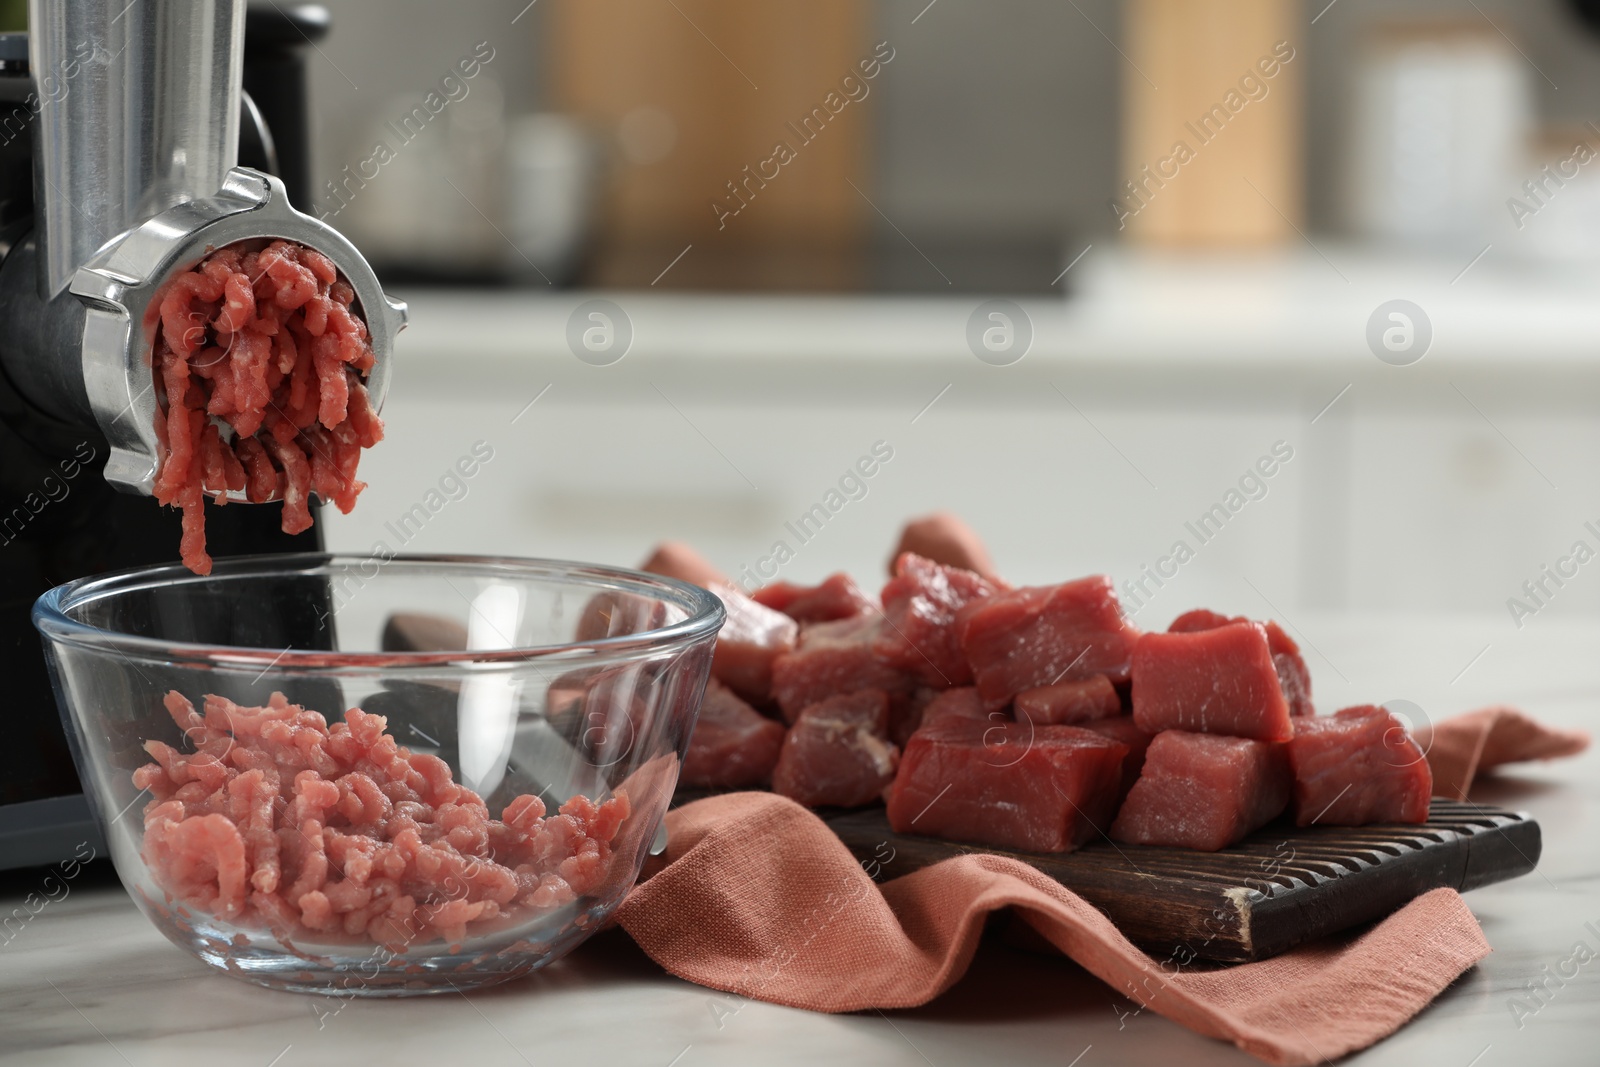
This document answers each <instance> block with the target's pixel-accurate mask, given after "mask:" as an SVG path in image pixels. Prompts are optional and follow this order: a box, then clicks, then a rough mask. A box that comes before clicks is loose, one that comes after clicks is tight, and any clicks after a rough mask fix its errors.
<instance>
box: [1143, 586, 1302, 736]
mask: <svg viewBox="0 0 1600 1067" xmlns="http://www.w3.org/2000/svg"><path fill="white" fill-rule="evenodd" d="M1249 621H1250V620H1249V619H1247V618H1245V617H1244V616H1243V615H1240V616H1239V617H1237V618H1233V619H1230V618H1228V617H1227V616H1226V615H1218V614H1217V613H1216V612H1214V611H1207V610H1206V609H1205V608H1197V609H1195V610H1194V611H1187V612H1184V613H1183V614H1182V615H1179V616H1178V617H1177V618H1176V619H1173V620H1172V625H1171V626H1168V627H1167V632H1168V633H1169V634H1184V633H1195V632H1196V631H1199V630H1215V629H1216V628H1217V627H1219V626H1227V625H1228V624H1229V623H1233V622H1249ZM1264 625H1265V626H1266V628H1267V647H1268V648H1269V649H1271V650H1272V666H1273V668H1274V669H1275V670H1276V671H1277V672H1278V686H1279V688H1281V689H1282V690H1283V699H1284V700H1285V701H1286V702H1287V703H1288V705H1289V714H1290V716H1292V717H1295V718H1298V717H1300V716H1302V715H1315V714H1316V713H1317V709H1316V708H1315V707H1314V706H1313V705H1312V703H1311V672H1310V671H1309V670H1307V669H1306V661H1305V659H1304V657H1302V656H1301V655H1300V646H1299V645H1297V644H1295V641H1294V638H1292V637H1290V636H1289V635H1288V634H1287V633H1285V632H1284V629H1283V627H1281V626H1279V625H1278V624H1277V623H1276V622H1273V621H1271V620H1268V621H1267V622H1266V623H1265V624H1264Z"/></svg>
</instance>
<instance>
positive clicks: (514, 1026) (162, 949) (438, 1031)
mask: <svg viewBox="0 0 1600 1067" xmlns="http://www.w3.org/2000/svg"><path fill="white" fill-rule="evenodd" d="M1289 621H1290V622H1291V624H1301V623H1303V624H1304V626H1305V628H1304V629H1301V630H1300V633H1301V634H1302V635H1303V636H1304V637H1306V638H1308V639H1309V643H1310V644H1312V645H1313V646H1314V647H1315V649H1316V650H1319V651H1314V652H1313V653H1312V654H1311V657H1310V662H1311V666H1312V671H1313V675H1314V677H1315V679H1316V683H1317V686H1318V696H1319V704H1321V705H1322V706H1324V707H1331V706H1339V705H1341V704H1344V703H1352V702H1354V701H1355V700H1357V699H1369V700H1371V699H1376V700H1389V699H1396V698H1405V699H1408V700H1411V701H1413V702H1415V703H1416V704H1418V705H1420V706H1421V707H1422V708H1423V709H1424V710H1425V712H1426V713H1427V714H1428V715H1430V716H1432V717H1434V718H1441V717H1444V716H1446V715H1448V714H1451V713H1454V712H1456V711H1461V710H1467V709H1469V708H1472V707H1476V706H1479V705H1481V704H1485V703H1489V702H1496V701H1514V702H1516V703H1518V704H1520V705H1521V706H1522V707H1524V708H1525V709H1526V710H1528V711H1530V712H1532V713H1534V714H1536V715H1538V716H1540V717H1541V718H1543V719H1545V720H1546V721H1549V722H1551V723H1554V724H1558V725H1565V726H1573V725H1579V726H1584V727H1586V728H1588V729H1590V730H1591V731H1596V730H1600V657H1596V656H1595V655H1594V649H1595V648H1596V647H1597V644H1600V624H1595V625H1590V624H1579V623H1565V622H1559V621H1557V620H1542V619H1534V620H1532V621H1530V622H1529V623H1528V625H1527V626H1526V627H1525V628H1524V629H1523V630H1521V631H1513V630H1510V629H1509V628H1508V627H1507V625H1506V623H1505V621H1504V619H1503V618H1500V617H1475V618H1451V619H1398V618H1394V617H1392V616H1391V617H1388V618H1385V619H1383V620H1374V619H1361V618H1351V617H1348V616H1347V617H1334V618H1322V619H1318V618H1310V617H1308V618H1305V619H1295V620H1289ZM1297 628H1298V627H1297ZM1485 646H1488V647H1487V649H1486V650H1485ZM1323 653H1325V654H1326V658H1322V654H1323ZM1480 653H1481V654H1480ZM1475 657H1476V658H1475ZM1475 797H1476V798H1477V799H1480V800H1482V801H1484V802H1487V803H1496V804H1501V805H1504V806H1507V807H1515V808H1520V809H1523V810H1527V811H1530V812H1532V813H1533V814H1534V815H1535V816H1536V817H1537V818H1538V819H1539V821H1540V823H1541V824H1542V826H1543V829H1544V855H1543V859H1542V860H1541V862H1540V864H1539V868H1538V870H1537V871H1535V872H1534V873H1533V874H1530V875H1527V876H1524V877H1522V878H1519V879H1517V880H1515V881H1512V882H1508V883H1503V884H1500V885H1496V886H1489V887H1486V888H1484V889H1479V890H1475V891H1473V892H1472V893H1470V894H1468V895H1467V898H1466V899H1467V902H1468V904H1469V905H1470V906H1471V907H1472V910H1473V912H1474V913H1475V914H1476V915H1477V916H1478V919H1479V921H1480V922H1481V923H1482V924H1483V927H1484V931H1485V933H1486V935H1487V936H1488V939H1489V942H1490V943H1491V944H1492V945H1493V946H1494V949H1495V951H1494V953H1493V955H1491V956H1490V957H1489V958H1488V959H1486V960H1485V961H1484V962H1483V963H1482V964H1481V965H1479V966H1478V967H1477V968H1475V969H1474V970H1472V971H1470V972H1468V973H1467V974H1466V975H1464V976H1463V977H1462V978H1461V979H1460V980H1459V981H1458V982H1457V983H1456V984H1455V985H1454V986H1452V987H1451V988H1450V989H1449V990H1447V991H1446V992H1445V993H1444V995H1442V996H1441V997H1440V998H1439V999H1438V1001H1436V1002H1435V1003H1434V1004H1433V1005H1432V1006H1431V1007H1429V1008H1428V1009H1427V1010H1425V1011H1424V1012H1423V1013H1422V1014H1421V1015H1420V1016H1419V1017H1418V1018H1417V1019H1416V1020H1414V1021H1413V1022H1412V1023H1411V1024H1410V1025H1409V1026H1407V1027H1406V1028H1404V1029H1403V1030H1401V1031H1400V1032H1399V1033H1398V1034H1396V1035H1395V1036H1393V1037H1391V1038H1390V1039H1388V1040H1387V1041H1385V1042H1382V1043H1381V1044H1379V1045H1378V1046H1376V1047H1375V1048H1373V1049H1371V1050H1369V1051H1367V1052H1365V1053H1362V1054H1360V1055H1358V1056H1355V1057H1352V1059H1351V1062H1352V1063H1360V1064H1362V1065H1363V1067H1365V1065H1379V1064H1397V1065H1398V1064H1404V1065H1407V1067H1409V1065H1413V1064H1429V1065H1443V1067H1501V1065H1510V1064H1517V1065H1521V1067H1529V1065H1534V1064H1539V1065H1543V1064H1586V1065H1592V1064H1594V1063H1596V1062H1597V1061H1600V959H1597V960H1596V961H1594V962H1591V963H1589V964H1587V965H1586V966H1584V967H1582V968H1581V969H1580V970H1579V972H1578V974H1577V975H1576V977H1573V978H1571V979H1569V980H1567V981H1566V982H1565V984H1564V985H1561V986H1559V987H1557V986H1556V985H1555V984H1554V983H1552V984H1551V985H1550V986H1549V987H1548V989H1549V990H1550V991H1549V992H1547V993H1546V994H1545V995H1544V998H1543V1000H1542V1002H1536V1003H1539V1004H1540V1006H1539V1008H1538V1010H1537V1012H1535V1013H1532V1014H1528V1013H1524V1014H1523V1017H1522V1018H1521V1019H1520V1020H1519V1019H1518V1017H1517V1015H1516V1013H1514V1012H1513V1010H1512V1007H1511V1001H1512V998H1513V997H1516V996H1518V995H1519V994H1520V995H1523V996H1526V995H1527V994H1526V993H1525V992H1524V986H1525V985H1526V984H1527V983H1528V982H1529V981H1530V980H1533V979H1536V978H1540V977H1542V975H1541V968H1543V967H1546V966H1548V967H1549V968H1551V969H1552V970H1553V969H1554V968H1555V967H1556V966H1557V964H1559V963H1561V962H1562V961H1563V960H1566V959H1567V958H1568V957H1570V956H1571V955H1572V954H1573V948H1574V946H1575V945H1576V944H1578V943H1579V942H1585V943H1587V945H1588V946H1589V948H1590V949H1593V950H1596V951H1600V933H1597V932H1596V931H1600V836H1597V834H1596V826H1597V823H1600V753H1596V752H1594V751H1591V752H1589V753H1587V754H1585V755H1584V756H1582V757H1579V758H1578V759H1574V760H1567V761H1563V762H1560V763H1553V764H1549V765H1528V766H1523V767H1517V768H1513V769H1512V772H1511V773H1510V774H1508V775H1505V776H1502V777H1500V778H1499V779H1497V780H1495V781H1493V782H1491V783H1489V785H1488V788H1485V789H1484V790H1483V791H1482V792H1481V793H1477V794H1475ZM42 877H43V872H21V873H20V874H15V875H10V876H7V877H6V879H5V881H4V882H3V883H0V915H4V914H9V913H10V911H11V909H12V908H13V907H15V906H16V905H17V904H18V903H19V902H20V900H21V898H22V897H23V896H24V895H25V894H26V893H28V892H29V891H31V890H33V889H35V888H37V887H36V886H35V885H33V884H32V883H33V882H34V881H38V880H40V879H41V878H42ZM30 879H31V880H32V881H30ZM1586 924H1592V925H1586ZM343 1003H344V1007H343V1008H342V1010H339V1011H337V1012H336V1013H333V1014H329V1010H330V1007H331V1006H337V1005H336V1003H333V1002H329V1001H327V1000H324V999H323V998H317V997H307V996H301V995H296V994H288V993H276V992H270V991H268V990H265V989H259V988H256V987H254V986H250V985H246V984H244V983H242V982H238V981H235V980H232V979H230V978H227V977H224V976H221V975H218V974H216V973H213V972H211V971H210V970H208V969H207V968H206V967H205V966H204V965H202V964H201V963H199V962H198V961H196V960H194V959H192V958H191V957H189V956H188V955H187V954H185V953H184V952H182V951H180V950H179V949H177V948H174V947H172V946H171V945H169V944H167V943H166V942H165V941H164V940H163V939H162V938H161V936H160V935H159V934H158V933H157V932H156V930H155V929H154V928H153V927H152V926H151V925H150V924H149V923H147V922H146V921H145V920H144V919H143V918H142V917H141V916H140V915H139V913H138V912H137V911H135V910H134V907H133V905H132V903H131V902H130V901H129V900H128V899H127V897H126V896H125V895H124V893H123V892H122V890H121V888H120V887H119V886H117V885H116V884H115V883H114V882H113V883H110V884H107V882H106V881H104V880H103V879H102V880H100V881H99V882H98V883H95V882H94V879H93V876H92V875H88V874H85V875H84V876H82V878H81V879H80V880H79V881H77V882H74V883H73V884H72V888H71V890H70V892H69V893H68V895H67V896H66V897H65V898H63V899H61V900H60V901H59V902H56V903H52V904H49V905H47V906H46V908H45V909H44V910H43V911H41V912H40V913H39V914H38V915H37V916H36V917H35V918H34V919H33V921H31V922H30V923H29V924H27V925H26V926H25V927H24V928H22V929H21V930H20V931H19V932H17V933H16V934H15V936H13V937H12V938H11V940H10V941H9V942H5V943H0V1064H4V1065H11V1064H15V1065H29V1067H32V1065H37V1064H95V1065H101V1064H123V1065H128V1067H146V1065H151V1067H153V1065H156V1064H162V1065H168V1067H184V1065H188V1064H216V1063H227V1064H243V1065H248V1067H295V1065H303V1064H335V1063H348V1062H367V1061H373V1060H381V1062H384V1063H386V1064H419V1065H420V1064H429V1065H432V1064H441V1063H443V1064H463V1063H471V1064H473V1065H475V1067H494V1065H498V1064H507V1065H515V1064H526V1065H533V1064H539V1065H545V1064H555V1063H573V1064H588V1063H595V1064H605V1065H612V1064H616V1065H624V1064H629V1065H631V1064H640V1065H644V1067H701V1065H712V1064H746V1063H752V1062H756V1063H763V1064H765V1063H805V1064H812V1065H814V1064H817V1063H828V1062H836V1063H858V1062H871V1063H874V1064H886V1065H888V1064H905V1065H908V1067H954V1065H957V1064H966V1063H1002V1062H1003V1063H1015V1064H1035V1063H1037V1064H1055V1065H1058V1067H1066V1065H1077V1067H1095V1065H1098V1064H1143V1063H1155V1062H1170V1063H1182V1064H1185V1065H1205V1064H1250V1063H1255V1062H1256V1061H1255V1060H1252V1059H1250V1058H1249V1057H1247V1056H1245V1055H1244V1054H1243V1053H1241V1052H1238V1051H1237V1050H1235V1049H1233V1048H1232V1047H1231V1046H1227V1045H1223V1044H1220V1043H1218V1042H1214V1041H1210V1040H1207V1039H1204V1038H1201V1037H1197V1036H1195V1035H1194V1034H1192V1033H1190V1032H1188V1031H1186V1030H1184V1029H1182V1028H1181V1027H1179V1026H1177V1025H1176V1024H1174V1023H1171V1022H1168V1021H1167V1020H1165V1019H1162V1018H1161V1017H1160V1016H1157V1015H1155V1014H1154V1013H1152V1012H1148V1011H1147V1012H1143V1013H1141V1014H1139V1015H1137V1016H1130V1017H1127V1018H1126V1019H1124V1018H1123V1013H1126V1012H1127V1010H1128V1008H1129V1005H1128V1004H1127V1002H1125V1001H1123V1000H1122V999H1121V998H1120V997H1118V996H1117V995H1115V994H1114V993H1113V992H1112V991H1111V990H1110V989H1109V988H1107V987H1105V986H1104V985H1102V984H1100V983H1099V982H1098V981H1096V980H1095V979H1093V978H1091V977H1090V976H1088V975H1087V974H1086V973H1085V972H1084V971H1082V970H1080V969H1079V968H1078V967H1076V966H1075V965H1074V964H1071V963H1070V962H1067V961H1065V960H1063V959H1060V958H1055V957H1046V956H1032V955H1026V954H1023V953H1020V952H1017V951H1014V950H1011V949H1008V948H1006V947H1004V946H1001V945H998V944H993V943H986V944H985V945H984V946H983V947H982V949H981V950H980V951H979V953H978V956H977V959H976V961H975V963H974V965H973V967H972V969H971V971H970V972H969V973H968V975H967V976H966V978H965V979H963V981H962V982H961V983H960V984H959V985H957V986H956V987H955V989H953V990H952V991H951V992H949V993H947V994H945V995H944V996H942V997H940V998H939V999H938V1000H936V1001H934V1002H933V1003H931V1004H929V1005H927V1006H925V1007H923V1008H921V1009H917V1010H914V1011H897V1012H891V1013H863V1014H856V1015H845V1016H829V1015H816V1014H811V1013H808V1012H802V1011H795V1010H791V1009H787V1008H779V1007H773V1006H771V1005H766V1004H759V1003H749V1004H746V1005H745V1006H743V1007H742V1008H738V1010H733V1009H734V1008H735V1007H736V1006H737V1002H736V1001H731V1000H729V999H727V998H724V997H721V996H719V995H718V994H716V993H715V992H713V991H710V990H706V989H701V988H698V987H696V986H693V985H690V984H688V983H686V982H682V981H679V980H678V979H675V978H671V977H669V976H667V975H665V974H664V973H662V972H661V971H660V970H659V969H658V968H657V967H655V965H654V964H652V963H651V962H650V961H649V959H648V958H646V957H645V956H644V955H643V954H642V953H641V952H640V951H639V950H638V949H637V948H635V947H634V946H633V944H632V943H631V942H630V941H629V940H628V939H627V938H626V936H625V935H623V934H621V933H619V932H615V931H611V932H607V933H604V934H601V935H599V936H597V937H596V938H595V939H593V940H591V941H590V942H588V943H587V944H585V945H583V946H581V947H580V948H579V949H578V950H577V951H576V952H575V953H574V954H573V955H571V956H570V957H568V958H567V959H565V960H563V961H560V962H558V963H556V964H554V965H552V966H551V967H549V968H548V969H546V970H545V971H543V972H541V973H538V974H536V975H533V976H531V977H529V978H526V979H523V980H520V981H517V982H513V983H510V984H507V985H504V986H501V987H498V988H495V989H491V990H486V991H483V992H479V993H473V994H470V995H466V996H460V995H455V994H451V995H447V996H441V997H435V998H428V999H423V1000H365V1001H349V1002H343ZM1519 1023H1520V1025H1519Z"/></svg>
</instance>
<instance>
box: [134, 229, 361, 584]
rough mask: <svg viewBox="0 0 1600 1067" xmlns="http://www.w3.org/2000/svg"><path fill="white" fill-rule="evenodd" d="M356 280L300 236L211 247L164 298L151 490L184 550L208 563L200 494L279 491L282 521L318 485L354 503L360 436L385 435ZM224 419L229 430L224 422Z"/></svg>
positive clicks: (257, 499)
mask: <svg viewBox="0 0 1600 1067" xmlns="http://www.w3.org/2000/svg"><path fill="white" fill-rule="evenodd" d="M354 301H355V292H354V290H352V289H351V288H350V285H349V283H348V282H346V281H345V280H344V279H342V278H341V277H339V272H338V270H337V268H335V267H334V265H333V262H332V261H331V260H330V259H328V258H327V257H326V256H324V255H322V254H321V253H319V252H317V251H315V250H314V249H310V248H307V247H305V246H303V245H299V244H296V243H294V242H292V241H271V242H267V241H265V240H256V241H245V242H240V243H238V244H234V245H230V246H228V247H227V248H223V249H220V250H218V251H216V252H213V253H211V255H209V256H207V257H206V258H205V259H204V260H202V261H201V262H200V263H199V265H198V266H196V267H195V268H194V269H193V270H190V271H186V272H184V273H182V274H178V275H176V276H175V277H173V278H172V280H171V281H169V282H168V283H167V284H166V286H165V288H164V289H163V290H162V292H161V295H160V296H159V297H158V298H157V301H156V304H155V308H156V311H157V315H158V317H157V319H156V321H155V325H156V327H157V330H156V335H155V341H154V345H155V348H154V362H155V371H156V375H157V386H158V389H159V391H160V395H161V397H162V398H163V399H164V401H165V406H164V408H163V410H161V411H159V412H158V413H157V415H156V436H157V439H158V442H159V445H160V460H161V463H160V468H159V469H158V471H157V473H156V482H155V497H156V499H157V500H159V501H160V502H161V503H163V504H170V505H174V506H177V507H179V508H182V509H183V540H182V543H181V546H180V552H181V555H182V557H183V562H184V564H185V565H186V566H188V567H189V569H190V570H192V571H194V572H195V573H197V574H209V573H210V572H211V557H210V556H209V555H207V554H206V543H205V542H206V535H205V510H204V499H205V497H206V496H211V497H212V498H213V499H215V500H216V501H217V502H218V503H223V502H224V501H225V500H226V496H225V494H226V493H227V492H228V491H230V490H232V491H240V490H242V491H244V493H245V495H246V497H247V499H249V500H250V501H252V502H254V503H263V502H265V501H268V500H282V501H283V530H284V532H285V533H291V534H293V533H299V532H301V531H303V530H306V529H309V528H310V526H311V509H310V506H311V494H313V493H315V494H316V495H317V496H319V497H321V498H322V499H323V500H331V501H333V503H334V504H335V505H337V506H338V508H339V510H340V511H343V512H346V513H348V512H349V511H350V509H351V508H352V507H354V506H355V502H356V497H357V495H359V494H360V492H361V490H362V489H364V488H365V487H366V486H365V483H364V482H359V481H357V480H356V465H357V463H358V462H359V461H360V458H361V450H362V449H363V448H371V447H372V446H373V445H375V444H377V443H378V442H379V441H380V440H382V439H383V423H382V422H381V421H379V419H378V416H377V413H376V412H375V411H373V409H372V405H371V403H370V401H369V399H368V397H367V390H366V386H365V384H364V382H363V376H364V375H365V374H366V373H367V372H368V371H369V370H371V369H372V365H373V359H374V357H373V352H372V345H371V344H370V341H369V337H368V334H367V327H366V324H365V323H364V322H362V321H361V318H360V316H359V315H358V314H357V313H356V312H355V311H353V310H352V308H351V305H352V304H353V303H354ZM225 430H226V434H225V433H224V431H225Z"/></svg>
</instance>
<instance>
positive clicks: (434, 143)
mask: <svg viewBox="0 0 1600 1067" xmlns="http://www.w3.org/2000/svg"><path fill="white" fill-rule="evenodd" d="M465 84H467V85H468V86H469V91H468V92H467V94H466V95H464V96H462V97H461V98H460V99H457V100H453V101H450V102H449V103H448V105H447V106H445V107H444V108H443V110H442V111H441V112H439V113H438V114H437V115H434V116H432V117H431V118H430V119H428V120H426V123H425V125H424V120H423V119H422V118H421V115H423V114H426V111H419V109H418V108H417V105H416V101H415V100H414V99H411V98H404V97H398V98H395V99H394V100H391V101H390V102H389V104H388V105H387V106H386V107H385V108H384V109H383V111H382V112H381V114H380V117H379V119H378V120H377V121H375V122H374V123H373V124H372V125H371V127H370V129H369V131H368V137H367V138H366V140H367V141H368V143H370V144H372V145H373V148H374V153H377V149H378V148H379V147H383V148H387V151H386V152H383V153H378V154H375V155H374V156H369V157H368V160H369V161H370V162H366V161H364V163H363V168H364V169H363V170H362V171H361V173H370V174H371V175H372V177H371V178H370V180H368V181H366V182H365V184H364V185H363V186H361V187H359V188H357V189H354V190H353V192H352V195H350V196H349V203H348V205H347V206H346V207H345V208H344V210H343V211H342V212H341V218H340V221H339V223H338V225H341V226H348V227H349V231H350V235H351V238H352V239H353V240H355V241H356V242H357V243H358V244H359V245H360V246H361V249H362V251H363V252H364V253H366V255H367V256H368V258H370V259H372V260H373V261H374V262H375V263H378V264H381V265H389V266H398V267H402V268H405V269H408V270H418V271H422V272H425V273H429V274H432V273H438V274H446V275H469V276H482V275H499V274H501V273H503V265H504V259H505V254H506V238H505V237H504V236H502V233H501V224H500V220H502V219H503V218H504V206H503V205H504V196H505V188H504V181H503V178H502V174H503V170H504V160H505V145H506V122H505V95H504V93H503V92H502V90H501V88H500V86H499V84H498V83H497V82H496V81H495V80H494V79H493V78H491V77H490V76H488V75H487V74H482V75H479V76H478V77H477V78H475V79H474V80H472V81H471V82H468V83H465ZM413 116H415V117H413ZM347 169H349V168H347ZM346 220H348V221H346Z"/></svg>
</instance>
